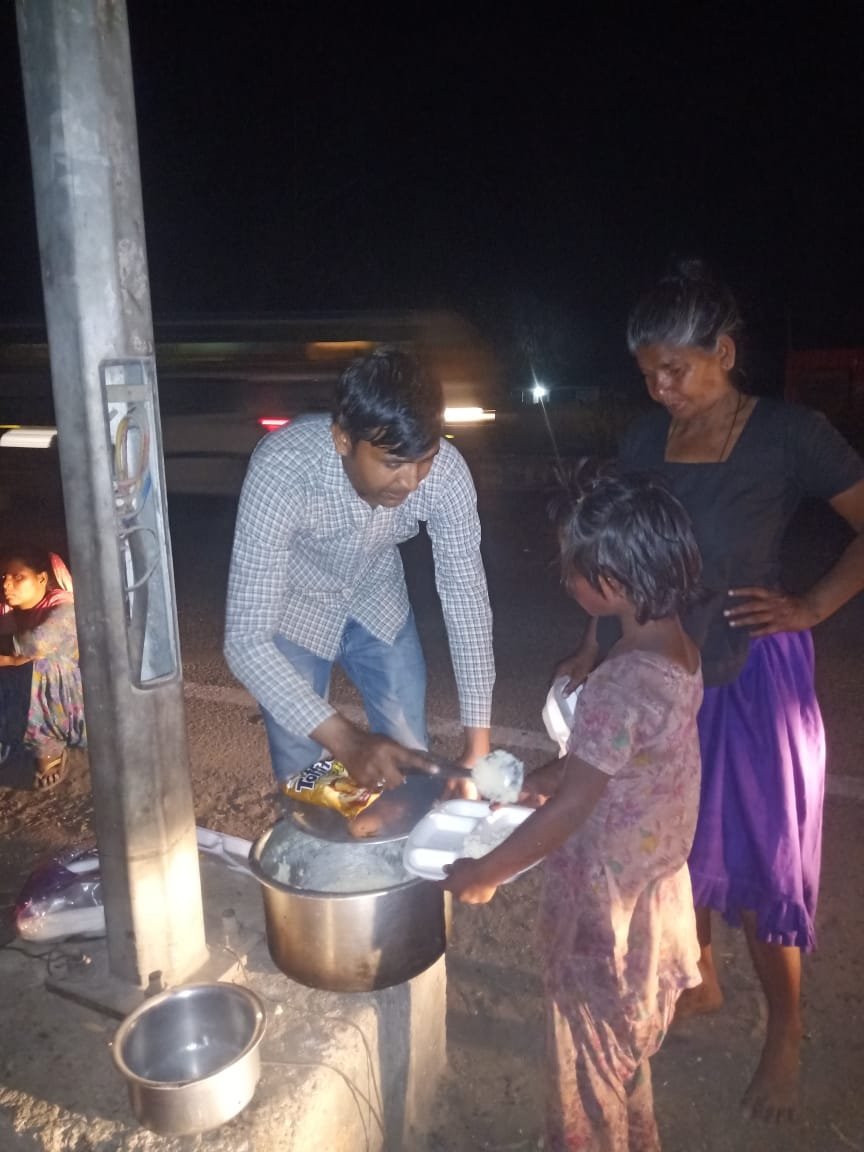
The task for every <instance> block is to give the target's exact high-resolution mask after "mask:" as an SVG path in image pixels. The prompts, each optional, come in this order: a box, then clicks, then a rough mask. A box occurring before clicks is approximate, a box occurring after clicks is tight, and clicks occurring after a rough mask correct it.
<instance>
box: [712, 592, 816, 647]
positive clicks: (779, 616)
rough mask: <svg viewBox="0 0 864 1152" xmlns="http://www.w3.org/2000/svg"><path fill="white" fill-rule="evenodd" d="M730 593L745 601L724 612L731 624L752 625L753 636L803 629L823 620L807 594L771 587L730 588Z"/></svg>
mask: <svg viewBox="0 0 864 1152" xmlns="http://www.w3.org/2000/svg"><path fill="white" fill-rule="evenodd" d="M729 595H730V597H736V598H737V599H738V600H743V601H744V603H736V604H735V605H734V606H733V607H731V608H726V609H725V610H724V612H723V615H724V616H725V617H726V619H727V620H728V621H729V626H730V628H748V629H749V630H750V635H751V636H770V635H771V633H772V632H803V631H805V630H806V629H807V628H813V627H814V626H815V625H816V624H818V623H819V619H818V617H817V615H816V613H815V612H814V611H813V609H812V608H811V607H810V605H809V604H808V603H807V599H806V597H803V596H792V595H790V594H789V593H788V592H783V591H781V590H779V589H771V588H730V590H729Z"/></svg>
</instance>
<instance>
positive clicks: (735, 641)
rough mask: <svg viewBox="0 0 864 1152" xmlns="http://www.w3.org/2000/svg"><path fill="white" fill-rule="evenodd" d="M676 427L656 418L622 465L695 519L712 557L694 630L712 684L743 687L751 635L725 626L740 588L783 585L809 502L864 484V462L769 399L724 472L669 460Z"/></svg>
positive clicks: (664, 415)
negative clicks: (804, 503)
mask: <svg viewBox="0 0 864 1152" xmlns="http://www.w3.org/2000/svg"><path fill="white" fill-rule="evenodd" d="M669 424H670V417H669V414H668V412H666V410H665V409H664V408H660V407H658V408H656V409H655V410H653V411H651V412H650V413H648V415H646V416H645V417H643V418H642V419H641V420H639V421H637V423H636V424H635V425H634V426H633V427H632V428H630V429H629V430H628V432H627V433H626V435H625V437H624V440H623V443H622V445H621V451H620V460H621V463H622V464H623V466H624V467H625V468H627V469H628V470H632V471H642V472H645V471H647V472H653V473H655V474H656V473H659V474H660V475H662V476H663V477H664V478H665V480H666V483H667V484H668V486H669V487H670V488H671V489H672V491H673V492H674V493H675V495H676V496H677V497H678V499H679V500H680V501H681V503H682V504H683V505H684V507H685V508H686V509H687V511H688V512H689V514H690V517H691V519H692V521H693V527H694V530H695V533H696V539H697V541H698V542H699V548H700V551H701V553H702V583H703V587H704V590H705V597H704V598H703V599H702V600H701V601H700V603H699V604H697V605H695V606H694V607H693V608H692V609H690V610H689V611H688V613H687V615H686V617H685V620H684V623H685V625H686V627H687V631H688V632H689V633H690V635H691V636H692V637H693V639H694V640H695V641H696V643H697V644H699V646H700V648H701V650H702V668H703V675H704V677H705V683H706V684H708V685H712V684H725V683H728V682H729V681H730V680H734V679H735V677H736V676H737V675H738V673H739V672H740V671H741V668H742V667H743V665H744V662H745V660H746V659H747V652H748V648H749V644H750V641H749V636H748V633H747V630H746V629H735V628H730V627H729V625H728V624H727V622H726V619H725V617H724V616H723V609H724V608H725V607H726V606H727V604H728V600H727V595H726V594H727V592H728V591H729V589H730V588H740V587H745V586H747V585H757V586H760V587H765V588H771V587H777V586H779V584H780V546H781V544H782V541H783V535H784V533H785V531H786V528H787V527H788V525H789V522H790V520H791V519H792V516H793V515H794V513H795V511H796V509H797V508H798V505H799V504H800V503H801V500H802V499H804V498H805V497H820V498H821V499H823V500H830V499H832V498H833V497H834V496H837V495H839V494H840V493H841V492H845V491H846V490H847V489H849V488H851V487H852V486H853V485H854V484H856V483H857V482H858V481H859V480H861V479H864V461H862V460H861V458H860V457H859V456H858V455H857V454H856V453H855V452H854V451H853V449H852V448H851V447H850V446H849V445H848V444H847V442H846V441H845V440H844V439H843V437H842V436H841V435H840V433H839V432H837V431H836V429H835V428H834V427H833V426H832V425H831V424H829V422H828V420H827V419H826V418H825V417H824V416H823V415H822V414H821V413H818V412H814V411H812V410H811V409H809V408H803V407H799V406H798V405H793V404H783V403H781V402H779V401H777V400H771V399H767V398H760V399H759V400H757V402H756V406H755V408H754V409H753V411H752V412H751V413H750V419H749V420H748V421H747V423H746V424H745V426H744V428H743V429H742V431H741V435H740V437H739V438H738V441H737V443H736V444H735V446H734V447H733V449H732V451H731V452H730V454H729V456H728V458H727V459H726V460H725V461H723V463H717V464H711V463H707V464H681V463H670V462H668V461H666V460H665V459H664V457H665V453H666V438H667V435H668V432H669Z"/></svg>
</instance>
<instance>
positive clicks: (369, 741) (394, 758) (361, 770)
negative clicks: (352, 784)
mask: <svg viewBox="0 0 864 1152" xmlns="http://www.w3.org/2000/svg"><path fill="white" fill-rule="evenodd" d="M310 736H311V737H312V739H313V740H317V741H318V743H319V744H323V745H324V747H325V748H327V749H328V750H329V751H330V752H331V753H332V755H333V756H334V757H335V759H337V760H338V761H339V762H340V763H341V764H342V765H343V766H344V768H345V771H346V772H347V773H348V775H349V776H350V777H351V779H352V780H355V781H356V782H357V783H358V784H362V785H363V787H364V788H368V789H369V790H370V791H371V792H381V791H383V790H384V789H385V788H398V787H399V785H400V784H402V783H403V781H404V776H403V775H402V770H404V769H406V768H419V769H421V770H423V769H428V767H429V761H428V758H427V757H426V755H425V754H424V753H423V752H418V751H417V750H416V749H413V748H405V747H403V745H401V744H398V743H397V742H396V741H395V740H391V739H390V738H389V737H388V736H379V735H377V734H376V733H374V732H367V731H366V730H365V729H363V728H358V727H357V726H356V725H355V724H352V723H351V722H350V720H346V719H345V717H344V716H340V715H339V713H338V712H337V713H336V714H335V715H333V716H331V717H330V718H329V719H327V720H325V721H324V723H323V724H319V725H318V727H317V728H316V729H315V730H314V731H313V732H311V733H310Z"/></svg>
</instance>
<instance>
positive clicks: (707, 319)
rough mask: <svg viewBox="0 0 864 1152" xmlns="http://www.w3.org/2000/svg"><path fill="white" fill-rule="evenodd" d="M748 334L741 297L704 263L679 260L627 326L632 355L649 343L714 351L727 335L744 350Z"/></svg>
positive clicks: (634, 311) (646, 296)
mask: <svg viewBox="0 0 864 1152" xmlns="http://www.w3.org/2000/svg"><path fill="white" fill-rule="evenodd" d="M743 334H744V322H743V319H742V317H741V312H740V310H739V308H738V303H737V301H736V300H735V297H734V296H733V294H732V292H731V291H730V289H729V288H728V287H727V286H726V285H725V284H724V283H723V282H722V281H721V280H718V279H717V278H716V277H715V276H714V275H713V274H712V273H711V272H710V270H709V269H708V267H707V266H706V265H705V264H704V263H702V261H701V260H682V261H679V262H678V263H677V264H676V265H675V266H674V267H673V270H672V271H671V272H670V273H669V274H668V275H666V276H664V277H663V278H662V279H661V280H659V281H658V282H657V283H656V284H655V285H654V287H653V288H650V289H649V290H648V291H647V292H646V293H645V294H644V295H643V296H642V297H641V299H640V300H639V301H638V303H637V304H636V306H635V308H634V309H633V310H632V312H631V313H630V316H629V319H628V321H627V347H628V348H629V350H630V353H631V355H635V353H636V352H638V351H639V349H640V348H645V347H647V346H648V345H649V344H671V345H672V346H673V347H676V348H702V349H704V350H705V351H712V350H713V349H714V348H716V347H717V341H718V340H719V339H720V337H721V336H730V337H732V339H733V340H734V341H735V343H736V346H740V344H741V343H742V338H743Z"/></svg>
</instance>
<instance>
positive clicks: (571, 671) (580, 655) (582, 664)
mask: <svg viewBox="0 0 864 1152" xmlns="http://www.w3.org/2000/svg"><path fill="white" fill-rule="evenodd" d="M596 663H597V648H596V646H594V647H591V648H589V649H587V650H584V649H582V648H580V649H579V651H578V652H576V653H575V654H574V655H573V656H568V657H567V659H566V660H562V661H561V663H560V664H556V665H555V670H554V671H553V673H552V679H553V680H557V679H558V678H559V677H561V676H566V677H567V683H566V684H565V686H564V693H565V695H567V696H569V695H570V693H571V692H575V691H576V689H577V688H578V687H579V685H580V684H582V683H583V682H584V681H585V679H586V678H587V677H588V674H589V673H590V672H593V671H594V665H595V664H596Z"/></svg>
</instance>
